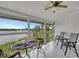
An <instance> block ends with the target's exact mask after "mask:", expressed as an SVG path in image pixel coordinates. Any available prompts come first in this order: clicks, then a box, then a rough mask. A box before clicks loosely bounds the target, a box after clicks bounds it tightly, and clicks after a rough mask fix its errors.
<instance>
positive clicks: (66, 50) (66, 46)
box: [64, 46, 68, 56]
mask: <svg viewBox="0 0 79 59" xmlns="http://www.w3.org/2000/svg"><path fill="white" fill-rule="evenodd" d="M67 50H68V46H66V50H65V53H64V55H65V56H66V53H67Z"/></svg>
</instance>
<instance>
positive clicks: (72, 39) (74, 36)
mask: <svg viewBox="0 0 79 59" xmlns="http://www.w3.org/2000/svg"><path fill="white" fill-rule="evenodd" d="M77 39H78V33H71V34H70V40H69V41H70V42H77Z"/></svg>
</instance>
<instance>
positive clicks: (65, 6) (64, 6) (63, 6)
mask: <svg viewBox="0 0 79 59" xmlns="http://www.w3.org/2000/svg"><path fill="white" fill-rule="evenodd" d="M58 7H62V8H67V7H68V6H67V5H58Z"/></svg>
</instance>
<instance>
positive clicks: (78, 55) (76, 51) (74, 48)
mask: <svg viewBox="0 0 79 59" xmlns="http://www.w3.org/2000/svg"><path fill="white" fill-rule="evenodd" d="M74 49H75V53H76V55H77V57H79V55H78V53H77V50H76V47H75V46H74Z"/></svg>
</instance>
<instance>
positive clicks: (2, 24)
mask: <svg viewBox="0 0 79 59" xmlns="http://www.w3.org/2000/svg"><path fill="white" fill-rule="evenodd" d="M36 25H39V24H36V23H30V28H34V27H35V26H36ZM25 28H28V26H27V22H24V21H16V20H13V19H8V18H0V29H25Z"/></svg>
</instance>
